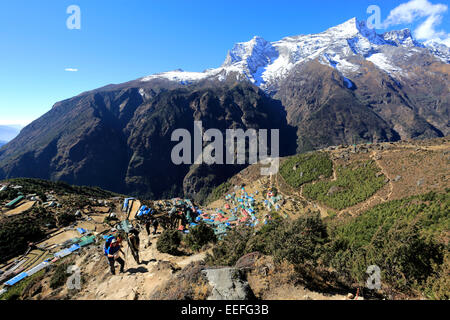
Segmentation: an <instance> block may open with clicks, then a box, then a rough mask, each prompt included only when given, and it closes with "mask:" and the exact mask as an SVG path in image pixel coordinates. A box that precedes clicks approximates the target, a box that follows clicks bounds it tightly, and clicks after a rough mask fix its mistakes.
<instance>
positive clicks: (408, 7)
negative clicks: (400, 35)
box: [383, 0, 450, 44]
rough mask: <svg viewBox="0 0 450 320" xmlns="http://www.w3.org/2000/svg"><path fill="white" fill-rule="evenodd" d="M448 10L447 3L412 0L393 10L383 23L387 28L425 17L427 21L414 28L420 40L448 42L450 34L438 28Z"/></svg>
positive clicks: (415, 34)
mask: <svg viewBox="0 0 450 320" xmlns="http://www.w3.org/2000/svg"><path fill="white" fill-rule="evenodd" d="M447 10H448V6H447V5H445V4H440V3H438V4H433V3H431V2H429V1H428V0H410V1H409V2H406V3H402V4H401V5H399V6H398V7H396V8H394V9H393V10H391V12H390V13H389V16H388V17H387V19H386V20H385V21H384V23H383V24H384V27H385V28H387V27H390V26H395V25H399V24H406V23H413V22H416V21H418V20H420V19H423V18H425V21H423V22H422V23H421V24H420V25H419V26H418V27H417V28H416V29H415V30H414V36H415V37H416V38H417V39H418V40H431V39H434V40H436V41H440V42H442V43H447V44H448V43H450V34H448V33H447V32H445V31H444V30H437V28H438V27H439V25H440V24H441V22H442V17H443V14H444V13H446V12H447Z"/></svg>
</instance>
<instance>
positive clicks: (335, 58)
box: [0, 19, 450, 200]
mask: <svg viewBox="0 0 450 320" xmlns="http://www.w3.org/2000/svg"><path fill="white" fill-rule="evenodd" d="M449 57H450V53H449V48H447V47H445V46H441V45H439V46H438V45H437V44H435V43H426V44H421V43H418V42H417V41H415V40H414V39H413V38H412V36H411V33H410V32H409V30H401V31H390V32H387V33H384V34H381V35H380V34H377V33H375V32H374V31H373V30H370V29H368V28H367V27H366V25H365V23H364V22H361V21H357V20H356V19H351V20H349V21H347V22H345V23H343V24H341V25H339V26H336V27H333V28H330V29H328V30H326V31H324V32H322V33H319V34H313V35H299V36H294V37H287V38H284V39H282V40H280V41H276V42H267V41H266V40H264V39H262V38H260V37H255V38H253V39H252V40H250V41H249V42H246V43H238V44H236V45H235V46H234V47H233V49H232V50H231V51H229V52H228V55H227V57H226V59H225V62H224V63H223V65H222V66H221V67H219V68H216V69H209V70H206V71H204V72H199V73H198V72H184V71H182V70H175V71H171V72H166V73H161V74H156V75H151V76H148V77H144V78H141V79H137V80H134V81H130V82H127V83H123V84H118V85H109V86H106V87H103V88H99V89H96V90H93V91H89V92H85V93H82V94H80V95H79V96H76V97H73V98H71V99H67V100H64V101H61V102H58V103H56V104H55V105H54V106H53V108H52V109H51V110H50V111H49V112H48V113H46V114H45V115H43V116H42V117H41V118H39V119H38V120H36V121H34V122H33V123H32V124H30V125H29V126H27V127H26V128H24V129H23V130H22V132H21V133H20V135H19V136H18V137H17V138H16V139H14V140H13V141H11V142H10V143H9V144H7V145H6V146H3V147H2V148H1V149H0V178H11V177H20V176H26V177H37V178H44V179H52V180H64V181H67V182H69V183H74V184H83V185H97V186H100V187H103V188H106V189H110V190H113V191H116V192H121V193H128V194H135V195H141V196H145V197H148V198H161V197H169V196H173V195H181V194H182V193H184V194H186V195H187V196H191V197H194V198H197V199H198V200H201V199H203V198H204V197H205V195H206V194H207V193H208V190H210V189H211V188H212V187H213V186H216V185H218V184H220V183H221V182H223V181H225V180H226V179H227V178H228V177H229V176H231V175H232V174H234V173H236V172H237V171H239V170H240V169H242V167H241V166H236V167H233V166H206V165H201V166H189V165H182V166H175V165H173V164H172V162H171V160H170V152H171V149H172V147H173V146H174V145H175V143H174V142H171V141H170V136H171V133H172V132H173V130H175V129H178V128H186V129H188V130H189V131H190V132H191V133H192V130H193V122H194V120H202V121H203V124H204V127H205V130H206V129H209V128H218V129H219V130H221V131H222V132H224V131H225V130H226V129H227V128H242V129H244V130H245V129H248V128H256V129H259V128H264V129H271V128H278V129H280V130H281V133H280V135H281V136H280V141H281V142H282V146H281V150H280V153H281V155H288V154H293V153H295V152H304V151H308V150H313V149H318V148H324V147H327V146H329V145H337V144H344V143H346V144H352V143H359V142H368V141H370V142H382V141H397V140H399V139H408V138H432V137H442V136H446V135H448V134H449V128H450V125H449V119H450V117H449V98H450V93H449V88H450V85H449V74H450V65H449ZM169 173H170V174H169Z"/></svg>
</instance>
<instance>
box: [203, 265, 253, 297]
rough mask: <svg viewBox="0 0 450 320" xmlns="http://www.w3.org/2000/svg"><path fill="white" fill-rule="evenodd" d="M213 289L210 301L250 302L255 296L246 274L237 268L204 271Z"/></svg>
mask: <svg viewBox="0 0 450 320" xmlns="http://www.w3.org/2000/svg"><path fill="white" fill-rule="evenodd" d="M202 272H203V274H204V275H205V276H206V278H207V279H208V281H209V284H210V286H211V287H212V288H213V289H212V292H211V295H210V296H209V297H208V300H250V299H253V298H254V294H253V292H252V290H251V288H250V285H249V284H248V282H247V280H245V276H244V272H242V271H241V270H239V269H236V268H228V267H227V268H220V269H205V270H203V271H202Z"/></svg>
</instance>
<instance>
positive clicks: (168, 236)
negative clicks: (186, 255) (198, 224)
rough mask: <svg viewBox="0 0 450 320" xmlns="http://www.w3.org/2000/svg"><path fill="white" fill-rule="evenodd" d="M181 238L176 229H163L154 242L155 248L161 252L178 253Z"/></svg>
mask: <svg viewBox="0 0 450 320" xmlns="http://www.w3.org/2000/svg"><path fill="white" fill-rule="evenodd" d="M181 238H182V237H181V234H180V232H179V231H177V230H164V232H163V233H162V234H161V236H160V237H159V238H158V241H157V242H156V249H158V251H159V252H162V253H168V254H171V255H178V254H179V250H178V247H179V246H180V243H181Z"/></svg>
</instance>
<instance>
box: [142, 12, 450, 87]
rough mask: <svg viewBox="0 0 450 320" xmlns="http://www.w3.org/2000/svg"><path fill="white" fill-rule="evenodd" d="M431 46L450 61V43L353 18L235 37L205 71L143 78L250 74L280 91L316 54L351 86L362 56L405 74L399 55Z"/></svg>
mask: <svg viewBox="0 0 450 320" xmlns="http://www.w3.org/2000/svg"><path fill="white" fill-rule="evenodd" d="M421 51H425V52H429V53H431V54H432V55H434V56H435V57H437V58H438V59H440V60H442V61H443V62H445V63H450V48H448V47H447V46H445V45H444V44H440V43H437V42H435V41H431V42H426V43H425V44H421V43H420V42H418V41H416V40H415V39H414V38H413V36H412V34H411V32H410V30H409V29H403V30H399V31H389V32H386V33H384V34H378V33H376V32H375V30H373V29H369V28H368V27H367V26H366V23H365V21H358V20H357V19H356V18H352V19H350V20H348V21H346V22H344V23H342V24H340V25H338V26H335V27H332V28H330V29H328V30H326V31H324V32H321V33H318V34H311V35H298V36H293V37H286V38H283V39H281V40H279V41H275V42H268V41H266V40H264V39H263V38H261V37H254V38H253V39H252V40H250V41H248V42H242V43H237V44H235V45H234V47H233V48H232V49H231V50H230V51H229V52H228V54H227V57H226V59H225V62H224V63H223V64H222V66H220V67H219V68H215V69H208V70H206V71H204V72H185V71H183V70H175V71H170V72H165V73H160V74H155V75H151V76H148V77H145V78H142V79H141V80H142V81H150V80H153V79H167V80H170V81H176V82H179V83H181V84H190V83H193V82H196V81H200V80H204V79H217V80H220V81H223V80H225V79H226V78H227V77H230V76H233V77H235V78H237V79H239V80H243V79H247V80H249V81H250V82H252V83H253V84H255V85H257V86H259V87H260V88H262V89H263V90H266V91H269V92H276V91H277V89H278V87H279V83H280V81H281V80H283V79H284V78H286V77H287V76H288V75H289V73H290V71H291V70H292V69H293V68H294V66H296V65H299V64H302V63H304V62H307V61H311V60H314V59H318V61H319V62H320V63H322V64H325V65H329V66H331V67H333V68H335V69H336V70H338V71H339V72H340V74H341V75H342V77H343V79H344V80H345V81H347V83H348V86H349V87H350V86H351V84H350V80H349V79H348V78H351V75H352V73H354V72H357V71H358V70H359V69H360V68H361V63H360V61H362V60H361V59H363V60H365V61H370V62H371V63H373V64H374V65H375V66H376V67H377V68H378V69H380V70H382V71H383V72H386V73H388V74H389V75H390V76H392V77H394V78H400V77H407V73H406V72H405V70H404V68H403V66H402V63H401V62H402V61H401V59H399V56H402V55H403V56H410V55H411V54H414V53H418V52H421Z"/></svg>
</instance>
